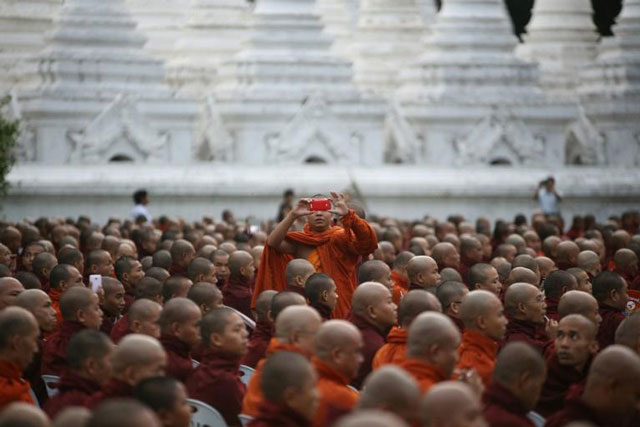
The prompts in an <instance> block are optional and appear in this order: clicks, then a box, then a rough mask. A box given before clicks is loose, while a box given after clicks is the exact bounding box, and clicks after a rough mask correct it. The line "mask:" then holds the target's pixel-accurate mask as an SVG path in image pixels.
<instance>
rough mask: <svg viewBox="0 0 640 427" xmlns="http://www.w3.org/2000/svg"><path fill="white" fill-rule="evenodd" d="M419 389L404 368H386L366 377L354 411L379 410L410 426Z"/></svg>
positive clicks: (412, 421) (416, 405)
mask: <svg viewBox="0 0 640 427" xmlns="http://www.w3.org/2000/svg"><path fill="white" fill-rule="evenodd" d="M421 396H422V394H421V393H420V389H419V388H418V384H417V383H416V381H415V380H414V379H413V378H412V377H411V375H409V374H408V373H407V372H406V371H405V370H404V369H401V368H399V367H397V366H393V365H386V366H383V367H381V368H380V369H377V370H375V371H374V372H372V373H371V375H369V376H368V377H367V379H366V380H365V381H364V384H363V386H362V392H361V393H360V401H359V402H358V406H357V409H358V410H359V411H360V410H372V409H376V410H380V411H384V412H387V413H391V414H395V415H397V416H398V417H400V418H401V419H403V420H404V421H405V422H407V424H409V425H411V424H413V423H414V422H415V420H416V418H417V411H418V404H419V402H420V397H421Z"/></svg>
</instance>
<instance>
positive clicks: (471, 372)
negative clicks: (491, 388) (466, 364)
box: [458, 369, 484, 397]
mask: <svg viewBox="0 0 640 427" xmlns="http://www.w3.org/2000/svg"><path fill="white" fill-rule="evenodd" d="M458 380H459V381H462V382H463V383H467V385H468V386H469V387H471V390H473V392H474V393H475V394H476V395H477V396H478V397H481V396H482V394H483V393H484V384H483V383H482V378H480V375H478V372H477V371H476V370H475V369H462V370H460V371H459V372H458Z"/></svg>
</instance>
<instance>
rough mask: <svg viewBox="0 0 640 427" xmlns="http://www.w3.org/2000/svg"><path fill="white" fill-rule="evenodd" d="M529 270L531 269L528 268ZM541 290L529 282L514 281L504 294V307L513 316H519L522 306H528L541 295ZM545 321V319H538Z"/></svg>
mask: <svg viewBox="0 0 640 427" xmlns="http://www.w3.org/2000/svg"><path fill="white" fill-rule="evenodd" d="M527 271H529V270H527ZM541 295H542V294H541V292H540V290H539V289H538V288H537V287H536V286H533V285H531V284H529V283H514V284H513V285H511V286H509V287H508V288H507V291H506V292H505V294H504V308H505V311H506V312H507V313H508V314H509V315H511V316H514V317H516V316H519V315H520V314H521V313H519V311H520V309H521V306H527V304H529V303H530V302H531V301H532V300H534V299H535V298H537V297H538V296H541ZM537 320H538V321H544V319H537Z"/></svg>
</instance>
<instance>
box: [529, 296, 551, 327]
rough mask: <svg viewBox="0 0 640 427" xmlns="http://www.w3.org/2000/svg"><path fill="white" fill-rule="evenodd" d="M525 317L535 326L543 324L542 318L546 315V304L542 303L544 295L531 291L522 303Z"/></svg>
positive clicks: (543, 319)
mask: <svg viewBox="0 0 640 427" xmlns="http://www.w3.org/2000/svg"><path fill="white" fill-rule="evenodd" d="M523 305H524V308H525V317H526V319H525V320H527V321H529V322H532V323H537V324H544V323H545V318H544V316H545V315H546V314H547V304H546V303H545V301H544V294H543V293H542V292H540V291H539V290H531V292H530V293H529V297H528V298H527V300H526V301H524V304H523Z"/></svg>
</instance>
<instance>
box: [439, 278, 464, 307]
mask: <svg viewBox="0 0 640 427" xmlns="http://www.w3.org/2000/svg"><path fill="white" fill-rule="evenodd" d="M468 293H469V288H467V286H466V285H465V284H464V283H462V282H455V281H451V280H450V281H448V282H443V283H442V284H441V285H440V286H438V288H437V289H436V297H438V300H439V301H440V304H441V305H442V309H443V312H445V313H447V314H449V315H453V314H454V313H451V312H452V310H451V308H452V305H453V304H459V301H461V300H462V297H464V296H465V295H466V294H468Z"/></svg>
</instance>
